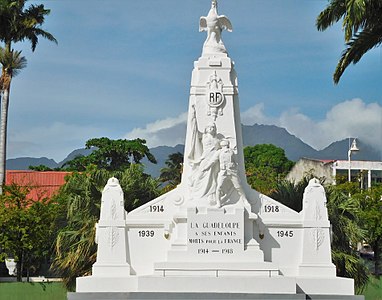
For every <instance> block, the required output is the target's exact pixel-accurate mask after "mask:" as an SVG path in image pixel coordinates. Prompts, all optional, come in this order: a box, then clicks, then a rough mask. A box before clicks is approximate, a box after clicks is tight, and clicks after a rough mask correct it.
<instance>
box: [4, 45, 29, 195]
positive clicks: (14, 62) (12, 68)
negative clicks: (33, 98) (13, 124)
mask: <svg viewBox="0 0 382 300" xmlns="http://www.w3.org/2000/svg"><path fill="white" fill-rule="evenodd" d="M0 64H1V65H2V73H1V77H0V98H1V123H0V165H1V167H0V194H2V193H3V187H2V185H3V183H4V180H5V159H6V144H7V125H8V105H9V93H10V89H11V81H12V78H13V77H14V76H16V75H17V74H18V73H19V72H20V70H22V69H23V68H25V67H26V64H27V60H26V59H25V57H24V56H21V51H9V50H8V49H4V48H1V47H0Z"/></svg>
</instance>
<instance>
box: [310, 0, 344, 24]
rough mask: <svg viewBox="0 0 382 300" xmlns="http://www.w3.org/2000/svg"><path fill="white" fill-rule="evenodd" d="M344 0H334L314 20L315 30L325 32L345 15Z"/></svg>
mask: <svg viewBox="0 0 382 300" xmlns="http://www.w3.org/2000/svg"><path fill="white" fill-rule="evenodd" d="M345 2H346V1H345V0H334V1H331V3H330V4H329V5H328V7H327V8H326V9H324V10H323V11H322V12H321V13H320V14H319V16H318V17H317V20H316V26H317V29H318V30H320V31H324V30H326V29H327V28H328V27H330V26H332V25H333V24H334V23H337V22H338V21H339V20H341V18H342V17H343V16H344V15H345V13H346V4H345Z"/></svg>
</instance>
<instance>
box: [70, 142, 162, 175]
mask: <svg viewBox="0 0 382 300" xmlns="http://www.w3.org/2000/svg"><path fill="white" fill-rule="evenodd" d="M145 144H146V141H145V140H143V139H139V138H138V139H135V140H124V139H119V140H111V139H108V138H106V137H103V138H95V139H90V140H88V141H87V142H86V148H87V149H90V148H92V147H95V150H94V151H93V152H92V153H91V154H89V155H88V156H77V157H76V158H74V159H73V160H71V161H69V162H67V163H66V164H65V165H64V166H63V167H65V170H73V171H84V170H86V168H87V167H88V166H89V165H95V166H97V167H98V168H100V169H105V170H109V171H122V170H124V169H126V168H128V167H129V166H130V164H131V163H132V162H135V163H139V162H140V161H141V160H142V159H143V158H144V157H147V159H148V160H149V161H150V162H152V163H156V159H155V157H154V156H153V155H152V154H151V153H150V150H149V148H148V147H147V146H146V145H145Z"/></svg>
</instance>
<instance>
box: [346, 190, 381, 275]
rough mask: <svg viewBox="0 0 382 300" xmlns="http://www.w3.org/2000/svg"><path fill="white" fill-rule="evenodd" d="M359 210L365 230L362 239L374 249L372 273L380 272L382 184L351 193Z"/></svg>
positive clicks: (377, 273)
mask: <svg viewBox="0 0 382 300" xmlns="http://www.w3.org/2000/svg"><path fill="white" fill-rule="evenodd" d="M352 198H353V201H354V202H355V203H356V204H357V206H358V210H359V219H360V223H361V226H362V228H363V229H364V230H365V236H364V240H365V242H366V243H368V244H369V245H370V246H371V248H372V249H373V251H374V258H373V260H374V274H375V275H377V276H378V275H379V274H381V269H380V264H381V259H382V221H381V220H382V186H376V187H372V188H371V189H370V190H367V191H361V192H358V193H357V194H353V195H352Z"/></svg>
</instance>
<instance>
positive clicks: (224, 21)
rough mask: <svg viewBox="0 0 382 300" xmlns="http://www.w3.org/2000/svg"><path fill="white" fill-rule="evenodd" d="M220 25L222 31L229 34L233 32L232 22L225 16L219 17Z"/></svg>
mask: <svg viewBox="0 0 382 300" xmlns="http://www.w3.org/2000/svg"><path fill="white" fill-rule="evenodd" d="M218 20H219V25H220V28H221V29H225V30H227V31H229V32H231V31H232V24H231V21H230V20H229V19H228V18H227V17H226V16H224V15H221V16H219V17H218Z"/></svg>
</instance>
